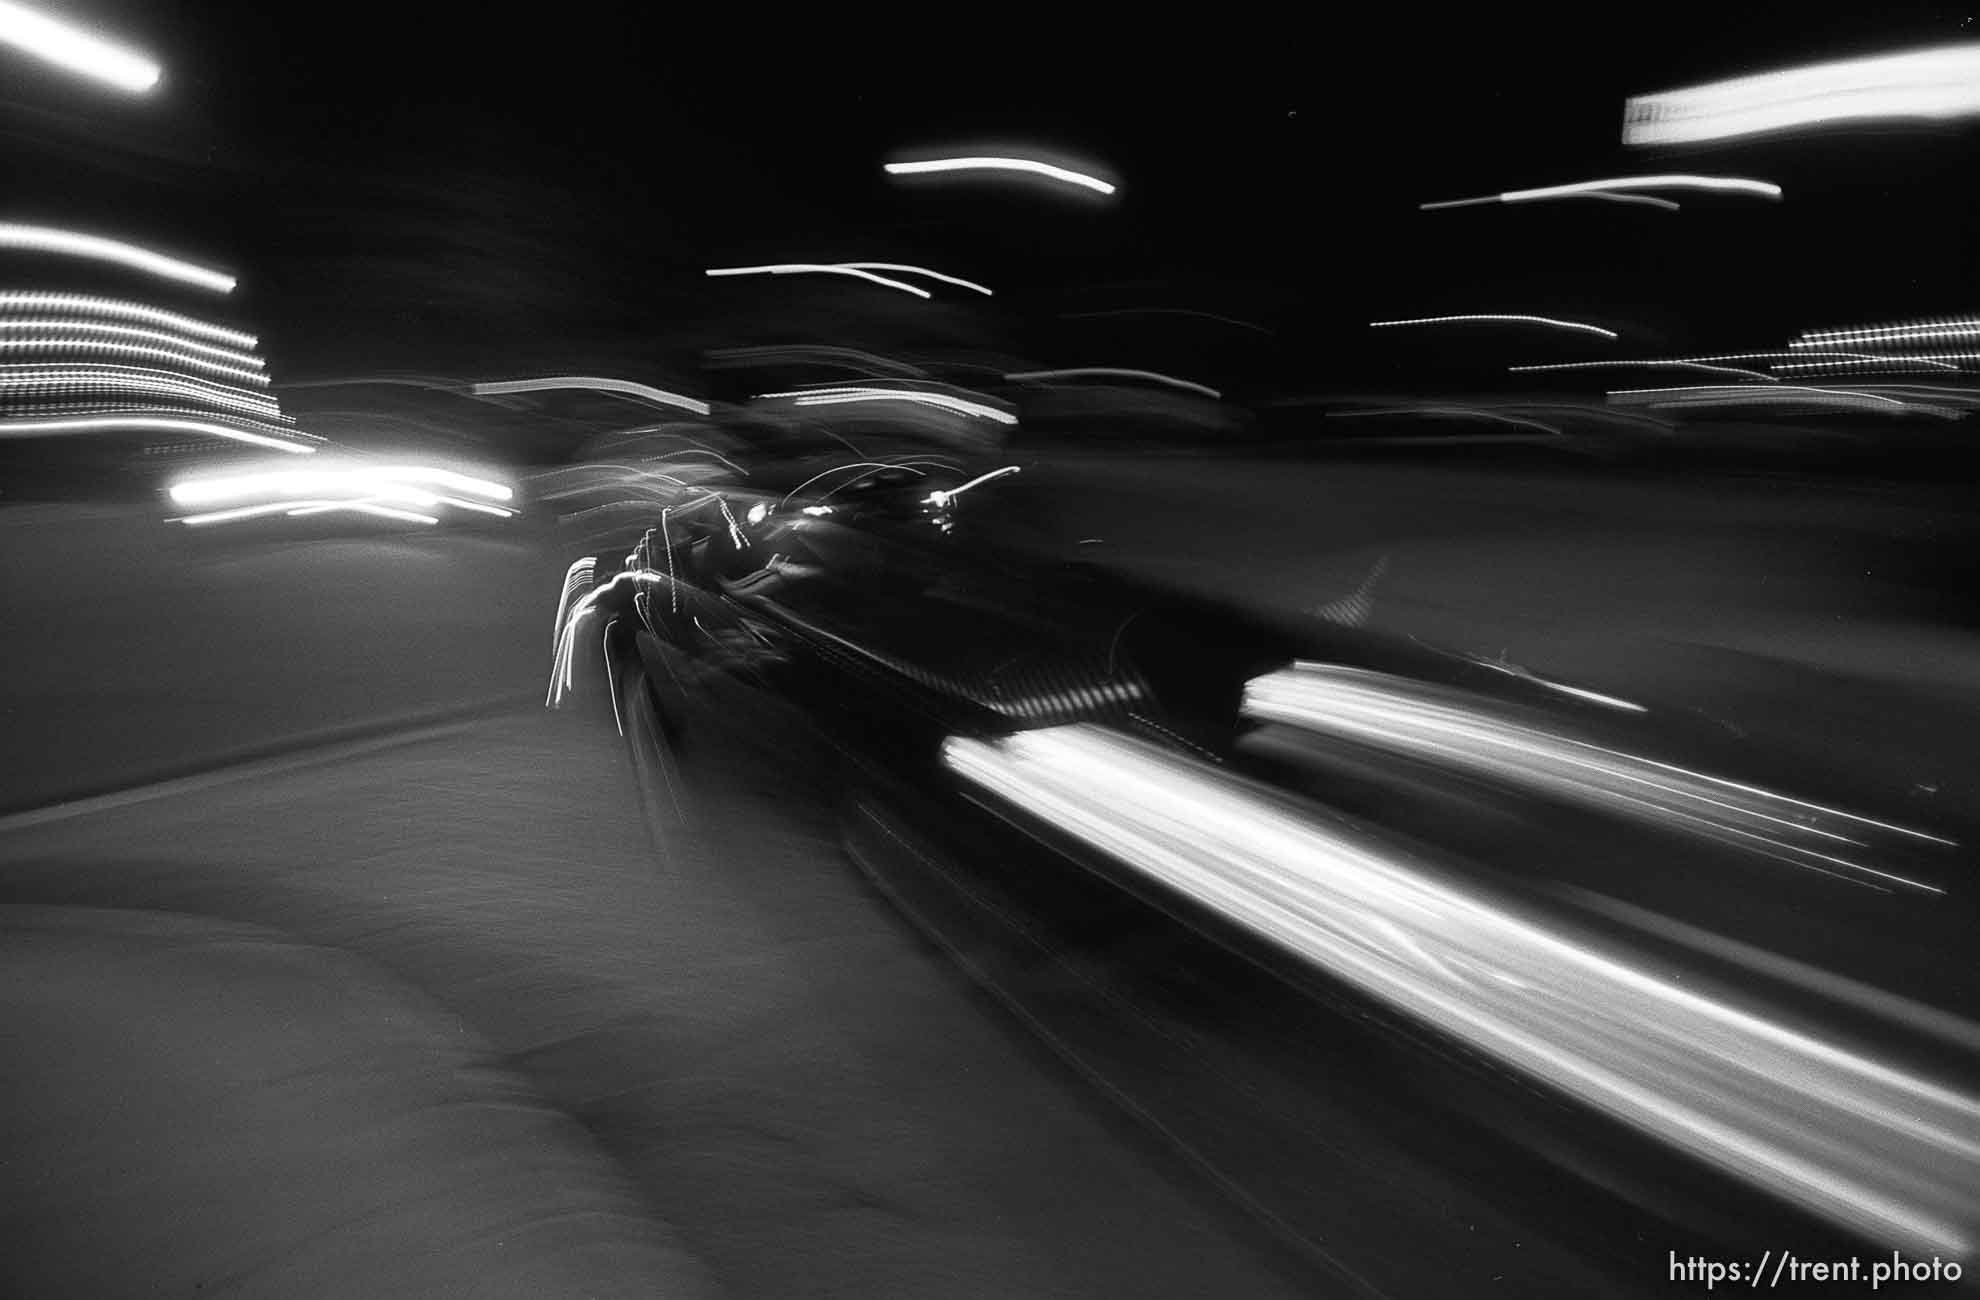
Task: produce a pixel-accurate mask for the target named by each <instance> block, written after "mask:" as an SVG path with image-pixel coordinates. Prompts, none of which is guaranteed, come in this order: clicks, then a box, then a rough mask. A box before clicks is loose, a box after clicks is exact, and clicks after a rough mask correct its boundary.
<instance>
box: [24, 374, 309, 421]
mask: <svg viewBox="0 0 1980 1300" xmlns="http://www.w3.org/2000/svg"><path fill="white" fill-rule="evenodd" d="M72 389H74V390H81V391H82V392H84V393H97V394H102V395H103V398H102V400H105V401H108V400H110V395H112V394H117V393H134V394H141V395H144V396H147V397H177V398H181V399H184V400H186V401H191V402H200V403H203V404H205V405H208V406H213V407H218V408H220V409H221V410H225V411H231V412H233V413H235V414H240V415H249V416H256V417H259V418H261V419H265V420H272V421H276V422H279V423H287V422H288V417H287V416H285V415H283V414H282V407H281V405H280V403H278V402H277V401H276V400H275V399H274V397H272V396H270V395H269V394H267V393H257V392H254V391H252V390H251V389H246V388H237V387H235V386H234V385H232V384H222V383H218V382H216V381H214V380H210V379H198V378H195V377H192V376H188V375H175V374H173V373H172V372H171V371H169V370H153V369H150V368H149V367H145V366H119V365H104V364H93V363H87V362H85V363H82V364H78V365H69V366H56V365H0V392H6V393H23V394H29V395H43V396H53V395H57V394H60V393H62V392H64V391H67V390H72Z"/></svg>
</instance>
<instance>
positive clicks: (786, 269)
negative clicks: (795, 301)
mask: <svg viewBox="0 0 1980 1300" xmlns="http://www.w3.org/2000/svg"><path fill="white" fill-rule="evenodd" d="M704 274H707V275H710V276H728V275H849V276H852V277H853V278H854V279H856V280H866V281H870V282H871V283H873V284H878V285H884V286H886V287H887V288H889V289H899V290H900V291H901V292H902V293H911V294H913V295H914V296H915V297H917V298H933V297H934V296H935V295H934V294H932V293H930V292H928V290H926V289H922V288H918V287H916V286H915V285H912V284H908V283H905V282H904V281H901V280H890V279H888V278H887V277H886V276H884V275H875V274H873V272H871V271H863V270H861V269H860V268H858V267H856V266H852V265H850V264H835V263H826V262H777V263H773V264H771V265H768V266H723V267H716V268H714V269H712V270H709V271H707V272H705V273H704Z"/></svg>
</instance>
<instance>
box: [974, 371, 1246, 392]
mask: <svg viewBox="0 0 1980 1300" xmlns="http://www.w3.org/2000/svg"><path fill="white" fill-rule="evenodd" d="M1004 378H1006V379H1018V380H1027V379H1145V380H1147V381H1148V382H1149V383H1152V384H1167V385H1168V386H1169V387H1171V388H1180V389H1183V390H1184V391H1186V392H1191V393H1201V394H1202V395H1203V396H1205V397H1215V398H1222V397H1223V394H1222V393H1220V392H1218V391H1217V390H1216V389H1214V388H1211V387H1208V386H1207V385H1204V384H1199V383H1196V382H1195V381H1193V380H1189V379H1177V378H1176V377H1175V376H1174V375H1164V374H1158V373H1157V372H1155V371H1153V370H1124V369H1122V368H1121V367H1119V366H1078V367H1074V368H1072V369H1069V370H1021V371H1018V372H1017V373H1015V374H1009V375H1005V376H1004Z"/></svg>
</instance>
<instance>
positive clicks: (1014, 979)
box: [549, 455, 1980, 1295]
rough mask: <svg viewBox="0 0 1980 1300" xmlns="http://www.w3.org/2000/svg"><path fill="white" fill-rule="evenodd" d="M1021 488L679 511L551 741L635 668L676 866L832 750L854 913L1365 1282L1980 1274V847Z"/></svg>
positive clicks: (631, 716)
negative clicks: (1921, 1259)
mask: <svg viewBox="0 0 1980 1300" xmlns="http://www.w3.org/2000/svg"><path fill="white" fill-rule="evenodd" d="M1022 472H1023V471H1022V468H1021V467H1018V466H997V465H976V466H969V465H965V464H963V463H962V462H961V461H958V460H954V459H951V458H948V457H945V456H932V457H931V456H921V457H913V456H906V455H904V456H901V457H900V458H898V459H884V460H883V459H880V458H878V457H876V458H875V459H874V460H871V461H859V462H848V461H846V460H844V458H843V457H841V458H840V459H839V460H838V461H836V462H827V461H820V460H817V459H798V460H789V461H780V462H774V463H752V464H751V465H750V467H749V469H748V472H747V474H738V475H734V476H731V477H730V478H729V479H728V480H727V481H726V482H713V481H704V482H697V483H695V484H692V485H686V484H683V485H681V487H680V488H679V490H678V491H677V493H676V494H675V495H674V496H673V497H672V498H671V499H670V502H669V504H668V505H666V506H665V507H658V506H656V507H655V508H653V509H652V510H651V511H650V512H649V514H648V517H647V518H646V519H645V520H642V521H641V522H640V523H639V524H638V526H637V527H636V528H634V529H632V530H630V531H628V532H627V533H626V534H624V535H623V536H622V537H621V538H620V539H619V540H618V542H617V544H616V545H614V546H609V547H607V548H605V549H602V550H601V551H600V552H599V553H598V554H596V555H589V556H585V557H582V558H580V559H578V560H577V561H576V562H575V563H573V564H572V566H571V568H570V570H569V572H568V574H567V577H566V581H565V583H564V587H563V589H562V591H561V592H560V593H559V598H558V604H557V617H556V621H555V637H554V647H555V654H554V665H553V670H552V681H551V686H550V691H549V700H550V702H551V703H555V704H562V703H564V702H566V701H567V700H568V699H570V698H571V697H572V696H573V695H574V694H576V693H579V691H580V688H581V687H582V686H584V685H585V684H586V683H587V682H588V681H589V682H592V683H597V677H596V674H597V672H598V669H597V668H596V665H599V664H601V663H602V664H603V665H604V671H605V673H606V680H605V681H604V682H603V683H602V685H604V686H605V687H606V692H605V693H606V694H608V695H609V697H610V699H611V705H612V709H611V714H612V717H613V718H614V719H616V723H617V727H618V729H619V731H620V732H621V733H622V734H623V735H624V736H625V737H626V738H627V742H628V744H629V746H630V748H631V752H632V754H633V758H634V761H635V763H636V764H637V765H638V766H639V767H640V769H641V771H642V773H643V775H644V778H645V780H646V783H647V785H648V788H649V791H650V792H651V793H652V795H653V800H652V804H651V806H650V808H649V814H650V815H651V816H653V817H655V818H656V819H657V820H659V821H661V822H664V821H665V820H666V818H667V817H668V816H669V813H668V811H667V805H668V802H669V800H670V799H671V797H672V791H673V786H674V781H673V776H674V774H675V772H676V770H677V769H678V767H679V765H680V764H682V763H683V762H690V761H691V755H692V751H693V745H692V736H693V735H694V733H695V732H696V731H697V729H707V728H720V727H724V726H728V727H740V726H753V725H756V724H755V723H754V722H746V721H744V720H745V719H762V718H765V717H766V716H774V718H776V719H778V721H775V722H772V723H769V724H766V725H773V726H774V725H787V724H794V725H805V726H809V727H811V728H813V729H815V730H816V731H817V732H818V733H819V734H820V735H822V736H823V737H824V739H825V740H826V742H827V743H828V744H829V745H830V746H831V747H832V749H833V750H834V751H836V752H837V753H838V754H839V755H840V756H841V758H842V763H841V764H840V765H839V766H838V767H837V769H836V770H833V771H827V772H820V773H818V774H817V779H818V780H820V781H824V782H829V783H833V784H835V785H836V786H837V787H838V793H839V795H840V797H841V800H842V805H843V808H844V818H843V836H844V843H845V847H846V849H847V851H848V853H849V855H850V856H851V858H852V859H853V861H854V862H855V863H857V864H858V866H859V867H860V869H861V870H863V871H864V872H865V873H866V874H867V875H868V876H869V877H870V878H871V880H872V881H873V882H874V883H875V884H876V885H877V886H878V887H879V888H880V889H881V890H882V891H883V892H884V893H885V894H886V895H887V896H888V897H889V898H891V899H892V900H893V901H894V903H895V904H896V905H897V906H899V907H900V909H901V910H902V911H903V912H904V913H905V914H906V915H907V916H908V917H909V918H910V919H912V920H913V921H914V922H915V923H916V924H917V925H918V926H920V927H921V928H922V929H923V930H924V931H926V932H927V933H928V934H929V935H930V936H932V937H933V938H935V939H936V940H937V941H938V942H940V943H942V944H943V945H945V946H946V947H948V948H949V949H950V950H951V951H952V952H953V953H954V954H955V955H956V957H957V960H958V962H959V963H960V964H961V966H962V967H963V968H964V969H965V970H966V971H968V972H969V974H970V975H971V976H972V977H973V978H975V979H977V980H979V981H980V982H982V983H983V984H984V985H985V986H986V987H987V988H988V989H989V990H990V991H991V992H993V993H994V994H995V995H996V996H997V997H998V998H999V999H1000V1000H1001V1001H1003V1002H1004V1003H1005V1004H1006V1005H1008V1006H1010V1007H1011V1008H1012V1009H1014V1010H1015V1011H1016V1012H1017V1013H1018V1014H1019V1016H1020V1018H1021V1019H1022V1020H1023V1022H1024V1023H1025V1024H1026V1025H1027V1026H1029V1027H1030V1028H1031V1029H1032V1030H1033V1031H1035V1032H1036V1033H1037V1034H1039V1035H1040V1036H1041V1037H1042V1038H1043V1039H1044V1040H1045V1041H1046V1042H1047V1043H1048V1044H1050V1045H1051V1046H1052V1047H1053V1048H1054V1049H1055V1050H1056V1051H1057V1052H1059V1053H1060V1054H1061V1055H1062V1056H1063V1057H1065V1058H1066V1059H1067V1060H1068V1061H1070V1062H1071V1063H1072V1064H1073V1065H1074V1066H1075V1067H1076V1068H1077V1069H1078V1070H1079V1071H1080V1072H1081V1073H1082V1074H1084V1075H1085V1076H1086V1077H1088V1078H1089V1079H1091V1080H1094V1081H1096V1082H1097V1083H1098V1084H1099V1085H1101V1087H1102V1089H1103V1091H1105V1092H1106V1093H1107V1094H1109V1095H1111V1096H1113V1097H1115V1098H1116V1099H1118V1100H1120V1101H1122V1102H1123V1103H1124V1104H1125V1105H1126V1106H1127V1109H1128V1110H1129V1112H1130V1113H1131V1114H1132V1115H1134V1116H1135V1117H1136V1118H1137V1119H1139V1120H1141V1121H1142V1122H1144V1123H1145V1124H1146V1125H1147V1126H1148V1127H1149V1128H1150V1129H1151V1131H1153V1132H1155V1133H1156V1134H1158V1135H1159V1136H1160V1137H1161V1138H1162V1139H1163V1140H1164V1141H1165V1142H1167V1143H1169V1144H1170V1145H1171V1146H1172V1147H1173V1148H1174V1149H1176V1150H1177V1151H1178V1152H1179V1153H1181V1154H1182V1155H1183V1156H1185V1157H1186V1158H1187V1160H1188V1161H1189V1163H1190V1164H1191V1165H1192V1166H1193V1167H1195V1168H1196V1169H1198V1170H1199V1171H1202V1172H1205V1173H1207V1174H1208V1175H1209V1177H1210V1180H1211V1182H1212V1183H1213V1184H1214V1185H1216V1186H1218V1187H1220V1188H1221V1189H1222V1190H1223V1191H1224V1192H1226V1193H1228V1194H1229V1195H1230V1196H1231V1197H1232V1198H1233V1199H1234V1200H1235V1202H1236V1203H1237V1204H1239V1205H1241V1206H1242V1207H1244V1208H1245V1209H1246V1210H1248V1211H1249V1212H1251V1213H1252V1214H1254V1215H1255V1216H1256V1217H1257V1219H1258V1220H1259V1222H1260V1223H1261V1224H1263V1225H1264V1226H1265V1227H1267V1228H1268V1229H1269V1230H1270V1231H1271V1232H1272V1233H1273V1234H1274V1236H1275V1238H1276V1239H1277V1240H1278V1241H1279V1242H1280V1243H1281V1244H1283V1245H1285V1246H1287V1247H1289V1248H1291V1249H1292V1250H1294V1251H1295V1252H1297V1253H1298V1254H1300V1255H1301V1256H1303V1257H1304V1259H1305V1260H1306V1261H1307V1262H1308V1263H1309V1264H1311V1265H1312V1266H1314V1267H1316V1268H1318V1269H1320V1270H1321V1271H1323V1272H1325V1273H1327V1274H1329V1275H1330V1276H1332V1277H1333V1278H1334V1279H1335V1280H1336V1281H1343V1280H1345V1281H1348V1282H1351V1283H1352V1284H1354V1285H1357V1286H1366V1287H1369V1288H1371V1289H1373V1290H1375V1291H1379V1292H1383V1293H1389V1294H1407V1295H1469V1294H1476V1293H1477V1292H1478V1291H1479V1290H1481V1289H1484V1288H1486V1287H1489V1286H1491V1285H1493V1283H1494V1281H1495V1280H1497V1279H1503V1278H1507V1277H1516V1278H1517V1279H1519V1283H1520V1287H1519V1289H1520V1291H1521V1293H1522V1294H1555V1293H1557V1294H1588V1293H1590V1292H1592V1291H1597V1290H1599V1291H1601V1292H1603V1293H1619V1294H1629V1293H1635V1292H1637V1291H1644V1292H1649V1291H1655V1290H1661V1289H1663V1288H1665V1287H1667V1286H1668V1285H1669V1283H1670V1281H1672V1280H1676V1279H1674V1278H1673V1277H1667V1276H1666V1254H1667V1251H1668V1252H1670V1253H1671V1254H1670V1257H1671V1259H1672V1260H1676V1259H1678V1258H1679V1257H1680V1256H1683V1257H1691V1256H1700V1257H1711V1258H1714V1259H1742V1260H1748V1261H1751V1260H1757V1259H1759V1258H1760V1256H1761V1253H1762V1251H1765V1250H1780V1249H1783V1248H1794V1249H1799V1250H1803V1251H1805V1252H1806V1254H1805V1256H1804V1257H1807V1258H1816V1257H1826V1256H1829V1255H1836V1254H1838V1253H1846V1251H1845V1250H1844V1248H1843V1247H1840V1246H1839V1245H1838V1243H1839V1242H1847V1243H1848V1248H1847V1249H1849V1250H1858V1251H1860V1252H1862V1253H1863V1254H1864V1255H1865V1256H1866V1257H1867V1256H1868V1255H1869V1253H1871V1252H1872V1251H1874V1250H1877V1249H1880V1248H1881V1249H1884V1250H1890V1249H1892V1248H1896V1249H1899V1250H1902V1251H1904V1252H1906V1255H1907V1257H1910V1256H1911V1255H1914V1254H1923V1255H1939V1256H1944V1257H1945V1258H1948V1259H1951V1258H1957V1257H1958V1256H1959V1254H1960V1252H1963V1251H1964V1250H1965V1249H1966V1248H1967V1244H1968V1243H1969V1242H1970V1241H1971V1240H1972V1239H1973V1238H1972V1233H1973V1232H1974V1230H1975V1228H1976V1226H1980V1177H1976V1176H1975V1175H1976V1174H1980V1142H1976V1141H1975V1137H1976V1135H1977V1134H1980V1123H1976V1121H1980V1102H1976V1101H1975V1100H1974V1099H1975V1098H1976V1096H1980V1092H1976V1090H1975V1088H1974V1082H1975V1079H1976V1077H1980V1072H1976V1069H1975V1065H1976V1061H1980V1030H1976V1029H1975V1027H1974V1026H1973V1024H1972V1023H1971V1022H1970V1021H1969V1020H1967V1019H1965V1018H1964V1013H1965V1010H1966V1009H1967V1008H1970V1005H1971V1003H1970V1000H1969V999H1970V997H1971V994H1972V993H1973V986H1972V979H1971V974H1970V969H1969V967H1970V963H1956V962H1951V961H1949V960H1948V958H1949V957H1950V955H1951V954H1955V953H1957V952H1958V951H1959V950H1960V943H1961V939H1960V937H1959V936H1960V935H1961V934H1963V933H1965V932H1967V930H1968V929H1969V928H1970V927H1971V925H1972V924H1973V922H1974V921H1975V920H1976V919H1980V918H1976V916H1975V909H1974V907H1973V904H1972V902H1971V900H1970V899H1969V898H1967V897H1965V896H1964V895H1963V894H1961V893H1960V892H1959V891H1958V890H1957V889H1956V888H1955V884H1956V882H1957V881H1958V879H1959V878H1960V876H1959V873H1960V871H1961V870H1962V869H1963V864H1962V863H1961V861H1960V859H1959V858H1958V857H1957V856H1956V855H1957V842H1956V841H1955V840H1954V839H1953V838H1952V836H1951V834H1950V833H1948V831H1949V829H1959V830H1962V831H1963V830H1964V828H1944V827H1941V828H1937V830H1936V831H1934V832H1927V831H1919V830H1915V829H1912V828H1908V827H1905V826H1902V825H1899V824H1898V823H1897V822H1895V821H1885V820H1879V819H1877V818H1873V817H1869V816H1866V815H1863V814H1861V813H1856V812H1845V811H1843V810H1842V809H1841V808H1840V807H1837V806H1835V805H1833V804H1831V803H1826V802H1815V801H1813V800H1811V799H1807V798H1802V797H1797V796H1792V795H1789V794H1786V793H1782V792H1780V791H1779V790H1777V789H1776V788H1775V787H1776V785H1777V784H1779V783H1780V782H1785V781H1787V780H1790V779H1792V780H1813V779H1814V778H1813V777H1812V776H1811V775H1810V774H1808V773H1805V772H1788V771H1785V770H1781V769H1779V768H1778V767H1777V766H1775V767H1770V765H1769V760H1768V757H1767V756H1766V755H1761V754H1753V753H1747V752H1740V751H1738V750H1736V749H1734V748H1729V747H1728V744H1727V743H1726V742H1724V740H1723V738H1715V737H1713V736H1711V735H1708V734H1706V733H1705V732H1703V731H1687V730H1685V729H1684V727H1683V726H1682V725H1681V724H1674V723H1671V722H1669V721H1667V720H1665V719H1663V718H1650V717H1646V716H1644V715H1643V713H1642V711H1640V710H1634V711H1633V710H1632V708H1631V707H1630V706H1629V704H1628V702H1627V701H1619V700H1615V699H1612V698H1608V697H1603V696H1600V695H1596V694H1595V693H1593V692H1588V691H1581V690H1577V689H1575V688H1574V687H1572V686H1571V685H1567V684H1562V683H1556V682H1549V681H1544V680H1541V679H1539V678H1537V677H1534V676H1532V675H1531V674H1526V673H1522V672H1518V671H1514V670H1510V669H1509V668H1507V667H1506V666H1505V665H1499V664H1491V663H1484V662H1480V661H1477V660H1471V659H1465V658H1463V657H1460V656H1456V655H1450V654H1444V653H1441V652H1439V651H1437V650H1435V649H1433V648H1429V647H1425V646H1422V645H1418V644H1415V643H1412V642H1402V641H1396V640H1393V639H1387V638H1383V637H1380V636H1376V635H1373V634H1371V633H1370V632H1368V631H1367V630H1366V629H1364V628H1361V627H1359V626H1356V622H1357V620H1356V619H1355V618H1354V617H1353V610H1352V602H1351V601H1350V602H1347V606H1348V607H1347V608H1345V609H1343V610H1341V611H1337V612H1336V615H1335V616H1334V617H1332V618H1321V619H1311V618H1308V619H1300V620H1297V621H1295V620H1291V619H1287V618H1280V617H1276V616H1271V615H1266V614H1263V613H1260V612H1257V611H1254V610H1246V609H1242V608H1239V607H1237V606H1235V605H1228V606H1226V605H1218V604H1215V603H1210V602H1204V601H1200V600H1185V599H1181V598H1179V597H1176V596H1173V595H1170V594H1168V593H1166V592H1164V591H1161V590H1158V589H1153V588H1150V587H1146V586H1143V585H1140V584H1138V583H1136V582H1133V581H1131V580H1129V579H1127V578H1125V577H1123V576H1121V575H1120V574H1117V573H1113V572H1111V571H1108V570H1106V569H1103V568H1101V567H1098V566H1095V565H1093V564H1091V563H1087V562H1085V561H1083V560H1081V559H1080V558H1079V552H1078V549H1077V548H1076V547H1068V546H1066V545H1064V544H1062V539H1053V538H1049V537H1044V536H1040V535H1035V534H1029V533H1027V531H1026V526H1025V523H1024V521H1023V520H1021V519H1015V518H1013V512H1012V511H1011V510H1010V509H1009V508H1007V504H1006V503H1005V502H1003V501H1001V500H1000V498H999V494H1000V491H1003V490H1006V489H1008V488H1010V487H1011V486H1012V480H1013V476H1014V475H1018V474H1021V473H1022ZM601 640H602V651H603V655H602V658H601V656H600V653H599V642H600V641H601ZM1652 755H1654V757H1653V756H1652ZM1727 772H1736V773H1737V774H1738V777H1737V779H1735V778H1734V777H1732V776H1727V775H1723V774H1724V773H1727ZM1785 788H1786V787H1785V786H1784V785H1783V786H1781V789H1785ZM1794 788H1795V789H1797V790H1804V787H1803V786H1795V787H1794ZM1784 864H1785V865H1784ZM1673 1266H1675V1265H1673Z"/></svg>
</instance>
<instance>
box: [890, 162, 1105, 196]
mask: <svg viewBox="0 0 1980 1300" xmlns="http://www.w3.org/2000/svg"><path fill="white" fill-rule="evenodd" d="M973 171H992V172H1029V173H1030V174H1032V175H1034V176H1045V177H1049V178H1051V179H1052V180H1055V181H1064V182H1065V183H1066V184H1068V185H1078V186H1080V187H1082V188H1084V189H1089V190H1092V191H1094V192H1095V193H1098V194H1112V193H1113V192H1114V188H1115V187H1114V186H1112V185H1110V184H1108V183H1107V182H1106V181H1103V180H1101V179H1100V178H1099V177H1097V176H1088V175H1087V174H1086V173H1084V172H1076V171H1073V170H1072V169H1070V168H1067V167H1056V166H1054V165H1052V164H1051V163H1045V162H1038V161H1037V160H1035V159H1031V158H931V159H927V160H926V161H923V162H902V163H888V164H887V173H888V174H889V175H891V176H918V175H922V174H925V173H929V172H973Z"/></svg>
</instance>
